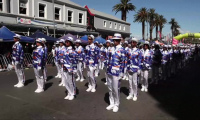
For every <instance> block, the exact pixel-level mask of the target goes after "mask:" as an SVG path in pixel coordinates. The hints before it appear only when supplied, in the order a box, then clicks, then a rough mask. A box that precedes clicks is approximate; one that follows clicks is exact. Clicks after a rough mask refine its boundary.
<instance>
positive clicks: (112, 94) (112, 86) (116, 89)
mask: <svg viewBox="0 0 200 120" xmlns="http://www.w3.org/2000/svg"><path fill="white" fill-rule="evenodd" d="M107 85H108V89H109V100H110V105H115V106H118V107H119V104H120V101H119V100H120V77H118V76H113V75H110V74H108V81H107Z"/></svg>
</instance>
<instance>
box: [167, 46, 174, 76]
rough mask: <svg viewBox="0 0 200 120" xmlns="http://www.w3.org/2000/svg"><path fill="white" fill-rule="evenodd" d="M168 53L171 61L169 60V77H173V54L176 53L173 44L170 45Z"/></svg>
mask: <svg viewBox="0 0 200 120" xmlns="http://www.w3.org/2000/svg"><path fill="white" fill-rule="evenodd" d="M168 54H169V62H168V66H167V67H168V69H167V70H168V72H167V73H168V77H171V72H172V66H173V54H174V51H173V49H172V46H171V45H168Z"/></svg>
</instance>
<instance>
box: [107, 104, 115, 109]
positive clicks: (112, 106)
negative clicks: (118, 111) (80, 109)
mask: <svg viewBox="0 0 200 120" xmlns="http://www.w3.org/2000/svg"><path fill="white" fill-rule="evenodd" d="M113 108H114V105H109V106H108V107H107V108H106V110H112V109H113Z"/></svg>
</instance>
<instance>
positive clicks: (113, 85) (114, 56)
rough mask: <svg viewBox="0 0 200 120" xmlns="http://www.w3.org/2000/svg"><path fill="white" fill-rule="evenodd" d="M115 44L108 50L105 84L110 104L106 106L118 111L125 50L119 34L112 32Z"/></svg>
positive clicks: (108, 108)
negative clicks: (110, 50)
mask: <svg viewBox="0 0 200 120" xmlns="http://www.w3.org/2000/svg"><path fill="white" fill-rule="evenodd" d="M112 39H113V41H114V44H115V48H114V49H113V50H112V52H110V55H109V58H108V65H109V66H108V68H107V74H108V76H107V77H108V79H107V84H108V89H109V100H110V105H109V106H108V107H107V108H106V109H107V110H113V112H118V110H119V104H120V91H119V90H120V86H119V85H120V78H121V77H122V76H123V73H124V67H125V50H124V48H123V47H122V46H121V45H120V41H121V39H122V37H121V34H118V33H116V34H114V37H113V38H112Z"/></svg>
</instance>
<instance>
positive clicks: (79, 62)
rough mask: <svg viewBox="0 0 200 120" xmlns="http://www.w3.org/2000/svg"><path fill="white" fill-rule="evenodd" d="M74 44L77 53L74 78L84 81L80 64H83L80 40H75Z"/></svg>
mask: <svg viewBox="0 0 200 120" xmlns="http://www.w3.org/2000/svg"><path fill="white" fill-rule="evenodd" d="M75 44H76V50H75V51H76V53H77V57H78V58H77V59H78V61H77V76H78V78H77V79H76V81H79V80H80V82H83V81H84V77H83V73H82V66H83V60H84V54H85V53H84V49H83V47H82V46H81V40H79V39H77V40H76V41H75Z"/></svg>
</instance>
